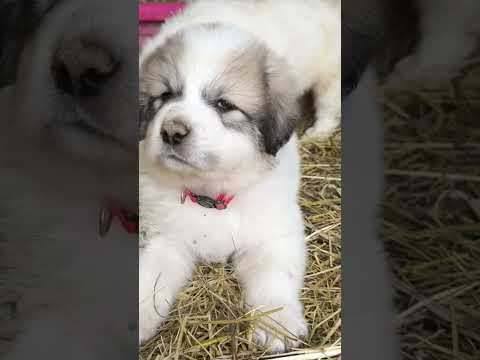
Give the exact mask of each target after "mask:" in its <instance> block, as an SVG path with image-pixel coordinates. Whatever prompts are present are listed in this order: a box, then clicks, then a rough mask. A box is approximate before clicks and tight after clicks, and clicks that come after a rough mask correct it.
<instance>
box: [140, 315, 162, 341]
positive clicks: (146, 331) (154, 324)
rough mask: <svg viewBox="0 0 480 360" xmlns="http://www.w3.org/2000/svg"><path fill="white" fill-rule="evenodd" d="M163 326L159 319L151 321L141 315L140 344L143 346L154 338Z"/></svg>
mask: <svg viewBox="0 0 480 360" xmlns="http://www.w3.org/2000/svg"><path fill="white" fill-rule="evenodd" d="M160 324H161V321H160V320H159V319H149V318H147V317H145V316H142V315H141V314H140V322H139V327H138V344H139V345H142V344H144V343H146V342H147V341H148V340H150V339H151V338H153V337H154V336H155V334H156V333H157V331H158V327H159V325H160Z"/></svg>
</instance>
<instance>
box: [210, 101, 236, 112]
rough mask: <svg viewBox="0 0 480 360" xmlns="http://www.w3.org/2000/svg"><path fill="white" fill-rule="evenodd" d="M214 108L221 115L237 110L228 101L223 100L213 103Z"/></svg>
mask: <svg viewBox="0 0 480 360" xmlns="http://www.w3.org/2000/svg"><path fill="white" fill-rule="evenodd" d="M215 108H217V110H219V111H220V112H223V113H226V112H229V111H234V110H237V107H236V106H235V105H233V104H232V103H231V102H230V101H228V100H225V99H219V100H217V101H216V102H215Z"/></svg>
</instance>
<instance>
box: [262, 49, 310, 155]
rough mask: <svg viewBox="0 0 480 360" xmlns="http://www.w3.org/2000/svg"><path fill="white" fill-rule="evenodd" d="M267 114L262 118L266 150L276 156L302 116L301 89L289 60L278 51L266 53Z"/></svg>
mask: <svg viewBox="0 0 480 360" xmlns="http://www.w3.org/2000/svg"><path fill="white" fill-rule="evenodd" d="M265 81H266V86H267V96H268V102H267V107H268V109H267V114H266V118H265V119H264V121H263V128H262V129H261V132H262V134H263V138H264V139H263V140H264V146H265V151H266V152H267V153H268V154H270V155H273V156H275V155H276V154H277V152H278V150H280V148H281V147H282V146H283V145H285V144H286V143H287V142H288V141H289V140H290V138H291V137H292V134H293V132H294V131H295V128H296V126H297V124H298V121H299V119H300V105H299V98H300V96H301V95H302V94H300V90H299V89H298V86H296V81H295V79H294V77H293V76H292V75H291V73H290V68H289V66H288V64H287V63H286V62H285V61H284V60H283V59H280V58H279V57H277V56H276V55H275V54H272V53H270V52H269V53H268V54H267V57H266V70H265Z"/></svg>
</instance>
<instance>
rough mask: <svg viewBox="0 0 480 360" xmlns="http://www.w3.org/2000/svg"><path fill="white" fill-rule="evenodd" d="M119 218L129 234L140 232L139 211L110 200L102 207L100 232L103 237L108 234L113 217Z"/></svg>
mask: <svg viewBox="0 0 480 360" xmlns="http://www.w3.org/2000/svg"><path fill="white" fill-rule="evenodd" d="M115 218H118V220H119V221H120V224H121V225H122V227H123V229H124V230H125V231H126V232H127V233H129V234H138V213H136V212H133V211H129V210H127V209H125V208H122V207H120V206H119V205H118V204H117V203H115V202H113V201H109V202H107V203H106V204H104V205H103V206H102V208H101V209H100V218H99V223H98V233H99V234H100V236H101V237H104V236H105V235H107V233H108V231H109V230H110V226H111V225H112V222H113V219H115Z"/></svg>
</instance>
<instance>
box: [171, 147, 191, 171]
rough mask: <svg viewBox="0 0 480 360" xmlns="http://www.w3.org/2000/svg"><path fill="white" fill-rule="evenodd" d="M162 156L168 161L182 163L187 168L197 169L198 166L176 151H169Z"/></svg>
mask: <svg viewBox="0 0 480 360" xmlns="http://www.w3.org/2000/svg"><path fill="white" fill-rule="evenodd" d="M164 158H165V159H166V160H167V161H168V162H173V163H176V164H181V165H184V166H186V167H189V168H192V169H197V170H198V167H197V166H195V165H193V164H192V163H191V162H189V161H188V160H186V159H185V158H184V157H183V156H180V155H178V154H177V153H176V152H173V151H172V152H169V153H168V154H167V155H165V156H164Z"/></svg>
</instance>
